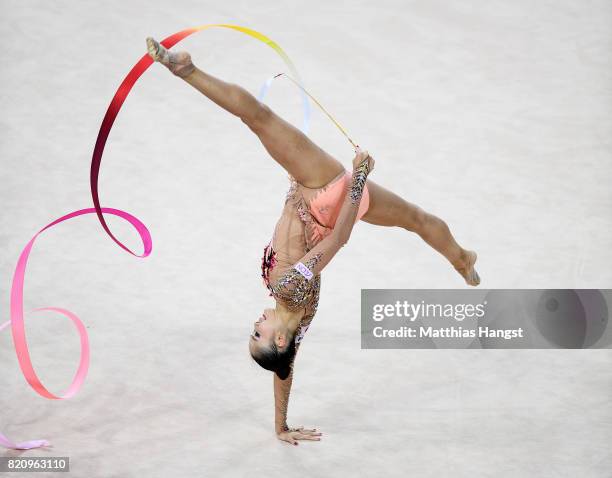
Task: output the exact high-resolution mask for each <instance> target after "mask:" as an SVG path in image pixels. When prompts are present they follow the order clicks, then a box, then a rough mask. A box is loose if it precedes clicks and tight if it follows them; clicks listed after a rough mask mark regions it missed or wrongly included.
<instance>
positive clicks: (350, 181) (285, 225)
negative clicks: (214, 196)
mask: <svg viewBox="0 0 612 478" xmlns="http://www.w3.org/2000/svg"><path fill="white" fill-rule="evenodd" d="M366 176H367V170H366V172H365V174H361V175H357V174H356V173H355V172H353V174H352V175H351V173H350V172H347V171H343V172H341V173H340V174H339V175H338V176H336V178H334V179H333V180H332V181H331V182H330V183H329V184H328V185H326V186H324V187H323V188H319V189H311V188H306V187H304V186H302V185H301V184H299V183H297V182H296V181H295V180H294V179H292V178H291V185H290V188H289V191H288V192H287V194H286V197H285V205H284V208H283V211H282V214H281V217H280V219H279V220H278V222H277V223H276V227H275V228H274V233H273V236H272V239H271V240H270V242H269V243H268V245H267V246H266V247H265V248H264V254H263V257H262V265H261V269H262V271H261V275H262V278H263V282H264V284H265V286H266V287H267V288H268V290H269V291H270V295H271V296H273V297H274V298H275V299H277V300H281V301H282V302H283V303H284V304H285V305H286V307H287V308H288V309H289V310H292V311H296V310H300V309H304V311H305V313H304V316H303V317H302V319H301V321H300V324H299V327H298V330H297V332H296V334H295V342H296V344H298V343H300V342H301V340H302V339H303V338H304V334H305V333H306V331H307V330H308V327H309V325H310V323H311V321H312V319H313V318H314V316H315V314H316V311H317V306H318V302H319V293H320V287H321V275H320V273H312V271H313V269H316V267H315V266H316V265H317V263H318V262H319V260H320V259H321V257H322V255H323V248H321V251H320V252H318V251H317V250H316V249H315V248H316V246H317V245H318V244H319V243H321V241H322V240H323V239H325V237H327V236H328V235H329V234H330V233H331V231H332V230H333V227H334V224H335V221H336V219H337V217H338V211H339V209H340V207H341V206H342V203H343V201H344V200H345V198H346V195H347V193H350V194H351V195H352V196H351V198H354V197H357V205H358V206H359V211H358V214H357V216H356V218H355V222H357V221H358V220H359V219H360V218H361V217H362V216H363V215H364V214H365V213H366V211H367V208H368V205H369V195H368V192H367V186H366V185H365V177H366ZM362 196H363V198H362ZM359 200H361V202H360V201H359ZM351 201H352V202H355V201H354V200H353V199H351ZM315 206H316V209H313V208H314V207H315ZM313 213H314V214H313ZM322 214H323V216H322ZM325 214H327V215H328V216H329V218H328V220H326V217H327V216H325ZM313 249H315V250H313ZM311 251H312V253H311V254H309V252H311ZM300 261H302V262H300Z"/></svg>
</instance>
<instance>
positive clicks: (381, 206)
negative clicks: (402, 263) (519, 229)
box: [362, 179, 480, 286]
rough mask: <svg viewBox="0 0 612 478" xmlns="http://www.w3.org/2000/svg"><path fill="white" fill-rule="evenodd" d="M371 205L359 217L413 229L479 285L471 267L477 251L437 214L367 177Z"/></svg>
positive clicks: (476, 274)
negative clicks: (466, 245)
mask: <svg viewBox="0 0 612 478" xmlns="http://www.w3.org/2000/svg"><path fill="white" fill-rule="evenodd" d="M367 186H368V191H369V193H370V206H369V208H368V211H367V212H366V213H365V215H364V216H363V217H362V220H363V221H365V222H368V223H370V224H375V225H377V226H389V227H392V226H397V227H402V228H404V229H406V230H408V231H411V232H415V233H417V234H418V235H419V236H421V238H423V240H424V241H425V242H426V243H427V244H429V245H430V246H431V247H433V248H434V249H435V250H436V251H438V252H439V253H440V254H442V255H443V256H444V257H446V259H448V261H449V262H450V263H451V264H452V265H453V267H454V268H455V269H456V270H457V271H458V272H459V273H460V274H461V275H462V276H463V278H464V279H465V281H466V282H467V283H468V284H469V285H474V286H475V285H478V284H479V283H480V277H478V273H477V272H476V270H475V269H474V263H475V262H476V253H475V252H474V251H468V250H465V249H463V248H462V247H461V246H460V245H459V244H457V242H456V241H455V238H454V237H453V235H452V234H451V232H450V229H449V228H448V225H447V224H446V223H445V222H444V221H443V220H442V219H440V218H439V217H436V216H434V215H433V214H429V213H427V212H425V211H424V210H423V209H421V208H420V207H418V206H416V205H414V204H411V203H409V202H408V201H406V200H404V199H403V198H401V197H400V196H398V195H397V194H395V193H393V192H392V191H389V190H388V189H385V188H383V187H382V186H380V185H378V184H376V183H375V182H374V181H372V180H370V179H368V181H367Z"/></svg>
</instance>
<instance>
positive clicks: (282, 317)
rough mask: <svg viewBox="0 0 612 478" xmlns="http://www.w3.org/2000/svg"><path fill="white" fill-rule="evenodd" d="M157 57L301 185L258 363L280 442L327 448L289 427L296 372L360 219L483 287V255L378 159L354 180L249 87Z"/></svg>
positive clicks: (256, 336)
mask: <svg viewBox="0 0 612 478" xmlns="http://www.w3.org/2000/svg"><path fill="white" fill-rule="evenodd" d="M147 49H148V53H149V55H150V56H151V57H152V58H153V59H154V60H155V61H157V62H160V63H161V64H163V65H164V66H166V67H167V68H168V69H169V70H170V71H171V72H172V73H173V74H174V75H176V76H177V77H179V78H182V79H183V80H184V81H186V82H187V83H189V84H190V85H191V86H193V87H194V88H196V89H197V90H198V91H200V92H201V93H203V94H204V95H205V96H207V97H208V98H210V99H211V100H212V101H214V102H215V103H216V104H217V105H219V106H220V107H222V108H223V109H225V110H227V111H229V112H230V113H232V114H233V115H236V116H237V117H239V118H240V119H241V120H242V122H243V123H245V124H246V125H247V126H248V127H249V128H250V129H251V131H253V132H254V133H255V134H256V135H257V136H258V137H259V139H260V141H261V142H262V144H263V145H264V147H265V148H266V150H267V151H268V153H270V155H271V156H272V158H273V159H274V160H275V161H276V162H277V163H279V164H280V165H281V166H282V167H283V168H284V169H285V170H286V171H287V172H288V173H289V176H290V179H291V185H290V188H289V191H288V193H287V195H286V198H285V207H284V209H283V212H282V214H281V217H280V219H279V220H278V222H277V224H276V227H275V229H274V233H273V236H272V239H271V241H270V243H269V244H268V245H267V246H266V247H265V248H264V255H263V258H262V265H261V268H262V277H263V281H264V284H265V285H266V287H267V289H268V290H269V294H270V295H271V296H272V297H273V298H274V299H275V302H276V306H275V307H274V308H273V309H272V308H269V309H265V310H264V311H263V314H262V316H261V317H260V318H259V319H258V320H257V321H256V322H255V326H254V329H253V332H252V333H251V335H250V337H249V351H250V353H251V356H252V357H253V359H254V360H255V361H256V362H257V363H258V364H259V365H261V366H262V367H263V368H265V369H267V370H271V371H273V372H274V401H275V420H274V422H275V431H276V435H277V437H278V438H279V439H280V440H283V441H286V442H289V443H292V444H294V445H297V444H298V440H320V439H321V433H320V432H317V430H316V429H305V428H304V427H294V428H290V427H288V426H287V405H288V402H289V392H290V390H291V383H292V381H293V364H294V359H295V356H296V353H297V350H298V348H299V346H300V342H301V341H302V339H303V337H304V334H305V332H306V330H307V329H308V326H309V325H310V322H311V321H312V319H313V317H314V315H315V313H316V309H317V304H318V299H319V287H320V273H321V271H322V270H323V268H324V267H325V266H326V265H327V264H329V262H330V260H331V259H332V258H333V257H334V255H335V254H336V253H337V252H338V251H339V250H340V248H341V247H342V246H344V245H345V244H346V243H347V241H348V240H349V237H350V235H351V230H352V229H353V225H354V224H355V223H356V222H357V221H359V220H360V219H361V220H363V221H365V222H368V223H370V224H375V225H378V226H398V227H402V228H404V229H406V230H408V231H411V232H414V233H416V234H418V235H419V236H421V237H422V238H423V240H424V241H425V242H427V243H428V244H429V245H430V246H431V247H433V248H434V249H435V250H437V251H438V252H440V253H441V254H442V255H443V256H444V257H446V259H447V260H448V261H449V262H450V263H451V264H452V265H453V267H454V268H455V269H456V270H457V271H458V272H459V273H460V274H461V275H462V276H463V278H464V279H465V281H466V282H467V284H469V285H472V286H476V285H478V284H479V283H480V278H479V276H478V274H477V273H476V271H475V269H474V263H475V262H476V253H475V252H474V251H469V250H465V249H463V248H462V247H460V246H459V244H457V242H456V241H455V239H454V238H453V236H452V234H451V232H450V230H449V228H448V226H447V225H446V223H445V222H444V221H442V220H441V219H439V218H438V217H436V216H434V215H432V214H429V213H427V212H425V211H424V210H422V209H421V208H419V207H418V206H415V205H414V204H411V203H409V202H407V201H405V200H404V199H402V198H401V197H399V196H398V195H396V194H395V193H393V192H391V191H389V190H387V189H385V188H383V187H382V186H380V185H378V184H376V183H375V182H373V181H372V180H370V179H368V175H369V174H370V173H371V172H372V169H373V168H374V160H373V159H372V157H371V156H369V154H368V153H367V152H366V151H361V150H360V149H359V148H357V150H356V155H355V158H354V159H353V168H352V172H348V171H346V170H345V169H344V167H343V166H342V163H340V162H339V161H338V160H337V159H335V158H333V157H332V156H330V155H329V154H328V153H326V152H325V151H323V150H322V149H321V148H320V147H318V146H317V145H316V144H314V143H313V142H312V141H311V140H310V139H309V138H308V137H307V136H306V135H304V134H303V133H302V132H301V131H299V130H298V129H297V128H295V127H294V126H292V125H291V124H289V123H288V122H287V121H285V120H283V119H282V118H280V117H279V116H278V115H276V114H275V113H274V112H273V111H272V110H271V109H270V108H269V107H268V106H266V105H265V104H263V103H261V102H259V101H258V100H257V99H256V98H255V97H253V96H252V95H251V94H250V93H248V92H247V91H246V90H245V89H243V88H242V87H240V86H238V85H235V84H231V83H226V82H224V81H222V80H219V79H217V78H215V77H213V76H211V75H209V74H207V73H205V72H204V71H202V70H200V69H199V68H197V67H196V66H195V65H194V64H193V62H192V61H191V56H190V55H189V53H187V52H184V51H183V52H171V51H168V50H166V48H164V47H163V46H162V45H160V44H159V43H158V42H157V41H155V40H154V39H153V38H147Z"/></svg>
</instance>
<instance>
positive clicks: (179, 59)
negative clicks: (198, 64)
mask: <svg viewBox="0 0 612 478" xmlns="http://www.w3.org/2000/svg"><path fill="white" fill-rule="evenodd" d="M147 50H148V52H149V56H150V57H151V58H153V60H155V61H158V62H160V63H161V64H162V65H164V66H165V67H166V68H168V69H169V70H170V71H171V72H172V73H173V74H174V75H176V76H178V77H180V78H185V77H187V76H188V75H190V74H191V73H193V71H194V70H195V66H194V64H193V63H192V62H191V55H190V54H189V53H187V52H186V51H178V52H173V51H168V50H166V48H164V46H163V45H161V44H160V43H159V42H157V41H155V40H154V39H153V38H151V37H148V38H147Z"/></svg>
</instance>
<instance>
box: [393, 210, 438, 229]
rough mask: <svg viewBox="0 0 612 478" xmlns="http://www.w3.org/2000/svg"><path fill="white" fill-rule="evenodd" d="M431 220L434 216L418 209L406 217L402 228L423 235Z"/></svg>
mask: <svg viewBox="0 0 612 478" xmlns="http://www.w3.org/2000/svg"><path fill="white" fill-rule="evenodd" d="M431 218H432V216H431V215H430V214H429V213H428V212H426V211H425V210H423V209H421V208H420V207H417V208H416V209H414V210H412V211H410V213H409V214H407V215H406V216H405V218H404V221H403V223H402V225H401V226H402V227H403V228H404V229H406V230H408V231H411V232H415V233H417V234H421V233H422V232H423V231H424V230H425V228H426V227H427V224H428V223H429V221H430V220H431Z"/></svg>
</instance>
